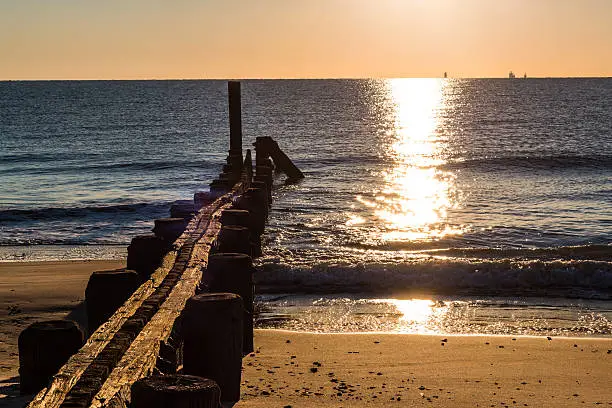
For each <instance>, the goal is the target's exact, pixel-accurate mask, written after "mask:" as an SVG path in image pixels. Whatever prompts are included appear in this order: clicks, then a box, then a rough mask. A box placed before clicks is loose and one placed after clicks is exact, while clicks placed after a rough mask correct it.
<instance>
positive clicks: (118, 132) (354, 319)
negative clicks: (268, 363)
mask: <svg viewBox="0 0 612 408" xmlns="http://www.w3.org/2000/svg"><path fill="white" fill-rule="evenodd" d="M226 88H227V87H226V82H225V81H209V80H193V81H191V80H189V81H43V82H0V261H28V260H67V259H121V258H123V257H125V256H126V247H127V245H128V244H129V242H130V240H131V238H132V237H133V236H135V235H138V234H142V233H147V232H149V231H150V229H151V228H152V227H153V220H154V219H155V218H160V217H164V216H167V214H168V210H169V207H170V205H171V204H172V203H173V202H174V201H175V200H181V199H189V198H191V197H193V193H194V192H196V191H202V190H207V188H208V183H209V182H210V181H211V180H212V179H213V178H214V176H215V175H216V174H217V173H219V171H220V170H221V165H222V164H223V162H224V159H225V156H226V154H227V149H228V148H229V146H228V145H229V136H228V135H229V127H228V120H227V117H228V112H227V91H226ZM242 113H243V135H244V142H243V145H244V146H245V148H248V147H251V143H252V142H254V140H255V137H256V136H271V137H273V138H274V139H275V140H276V141H277V142H278V143H279V145H280V147H281V148H282V149H283V150H284V151H285V152H286V153H287V155H288V156H289V157H290V158H291V159H292V160H293V161H294V162H295V164H296V165H297V166H298V167H299V168H300V169H301V170H302V171H303V172H304V174H305V176H306V178H305V179H304V180H303V181H302V182H300V183H298V184H286V183H284V177H283V176H282V175H278V176H277V178H276V180H275V187H274V191H273V197H274V203H273V208H272V211H271V214H270V219H269V221H268V227H267V230H266V233H265V235H264V237H263V239H264V256H263V257H262V258H260V259H258V260H257V261H256V265H257V268H258V272H257V276H256V280H257V285H258V286H257V290H258V294H259V296H258V303H257V304H258V311H259V314H258V321H257V324H258V326H259V327H276V328H284V329H289V330H306V331H321V332H376V331H391V332H401V333H444V334H485V333H486V334H516V335H567V336H606V337H610V336H612V307H611V306H610V301H611V300H612V79H609V78H608V79H605V78H601V79H598V78H589V79H586V78H585V79H578V78H576V79H516V80H508V79H448V80H445V79H363V80H248V81H243V82H242ZM0 278H1V277H0Z"/></svg>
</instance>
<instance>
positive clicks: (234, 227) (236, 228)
mask: <svg viewBox="0 0 612 408" xmlns="http://www.w3.org/2000/svg"><path fill="white" fill-rule="evenodd" d="M248 230H249V229H248V228H247V227H244V226H242V225H222V226H221V234H223V231H227V232H230V231H231V232H242V231H248Z"/></svg>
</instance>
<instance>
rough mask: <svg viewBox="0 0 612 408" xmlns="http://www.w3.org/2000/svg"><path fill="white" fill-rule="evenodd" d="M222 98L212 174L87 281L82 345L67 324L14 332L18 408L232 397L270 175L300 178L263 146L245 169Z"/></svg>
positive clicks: (248, 324) (236, 86)
mask: <svg viewBox="0 0 612 408" xmlns="http://www.w3.org/2000/svg"><path fill="white" fill-rule="evenodd" d="M228 95H229V112H230V149H229V155H228V158H227V163H226V164H225V165H224V166H223V171H222V172H221V173H220V174H219V176H218V177H217V178H216V179H215V180H213V181H212V182H211V184H210V190H209V191H205V192H196V193H195V194H194V200H193V201H181V202H177V203H176V204H175V205H173V206H172V208H171V210H170V212H171V218H165V219H160V220H156V221H155V228H154V229H153V232H154V234H151V235H145V236H138V237H134V239H133V240H132V243H131V244H130V246H129V247H128V259H127V268H126V269H125V270H118V271H100V272H95V273H94V274H93V275H92V276H91V278H90V281H89V284H88V287H87V291H86V305H87V312H88V326H89V328H88V329H89V330H88V331H89V332H90V335H89V337H88V338H87V339H86V341H85V335H84V332H83V330H81V329H80V328H78V327H76V326H75V324H74V323H73V322H68V321H51V322H39V323H35V324H33V325H31V326H30V327H28V328H27V329H26V330H24V331H23V332H22V333H21V335H20V338H19V354H20V355H19V359H20V381H21V392H22V393H24V394H28V393H37V394H36V396H35V397H34V398H33V400H32V401H31V403H30V404H29V405H28V406H29V407H32V408H34V407H46V408H52V407H62V408H68V407H71V408H74V407H128V406H130V407H145V406H146V407H153V408H154V407H166V406H173V407H183V406H184V407H187V406H189V407H195V406H197V407H218V406H219V401H220V400H221V401H226V402H229V403H231V402H235V401H237V400H238V399H239V398H240V372H241V359H242V356H243V355H245V354H248V353H249V352H251V351H252V350H253V315H252V313H253V292H254V290H253V273H254V268H253V266H252V257H256V256H258V255H260V254H261V234H262V233H263V228H264V225H265V221H266V217H267V215H268V211H269V207H270V205H271V188H272V177H273V176H272V174H273V173H272V172H273V167H272V166H273V165H274V166H276V168H277V169H280V170H282V171H284V172H285V173H286V174H287V175H288V178H289V179H290V180H296V179H299V178H302V177H303V175H302V173H301V172H300V171H299V169H297V167H295V165H294V164H293V163H292V162H291V160H290V159H289V158H288V157H287V156H286V155H285V154H284V153H283V152H282V151H281V150H280V148H279V147H278V144H277V143H276V142H274V141H273V140H272V139H271V138H269V137H265V138H257V141H256V142H255V147H256V158H255V166H253V161H252V157H251V152H250V150H246V154H245V155H244V156H243V151H242V128H241V106H240V103H241V102H240V83H239V82H233V81H230V82H228ZM270 158H272V160H273V161H272V160H271V159H270ZM253 168H254V169H255V170H253ZM58 368H59V371H58Z"/></svg>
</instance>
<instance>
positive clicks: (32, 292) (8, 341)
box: [0, 261, 612, 408]
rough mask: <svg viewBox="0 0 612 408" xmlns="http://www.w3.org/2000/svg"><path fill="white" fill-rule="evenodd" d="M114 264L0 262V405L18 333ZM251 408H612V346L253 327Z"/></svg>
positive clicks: (10, 384) (245, 400)
mask: <svg viewBox="0 0 612 408" xmlns="http://www.w3.org/2000/svg"><path fill="white" fill-rule="evenodd" d="M121 266H123V262H119V261H83V262H81V261H74V262H36V263H1V264H0V302H1V305H0V306H1V309H0V319H1V320H0V322H1V323H0V350H1V352H0V368H1V371H0V379H2V381H0V406H11V407H20V406H23V404H24V402H25V401H26V399H25V398H22V397H19V396H18V385H17V384H18V378H17V370H18V354H17V337H18V335H19V332H20V331H21V330H23V328H25V327H26V326H27V325H29V324H30V323H32V322H34V321H36V320H45V319H53V318H66V317H68V318H74V319H77V320H78V319H79V318H82V317H79V315H80V314H81V313H82V311H81V310H80V306H81V305H82V300H83V297H84V290H85V286H86V284H87V280H88V277H89V275H90V274H91V272H93V271H95V270H103V269H113V268H118V267H121ZM255 343H256V352H255V353H252V354H250V355H249V356H247V357H245V359H244V360H243V370H244V371H243V386H242V399H241V401H240V402H239V403H238V404H236V405H235V406H236V407H237V408H249V407H319V406H330V407H361V406H363V407H390V406H438V407H474V406H480V407H497V406H530V407H550V406H562V407H573V406H576V407H578V406H593V405H596V406H599V405H602V406H612V389H611V388H610V386H609V385H610V377H609V373H610V372H611V369H612V339H609V338H607V339H595V338H559V337H554V338H550V339H548V338H546V337H508V336H443V335H403V334H311V333H295V332H287V331H279V330H257V331H256V333H255Z"/></svg>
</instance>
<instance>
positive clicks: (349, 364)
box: [236, 330, 612, 408]
mask: <svg viewBox="0 0 612 408" xmlns="http://www.w3.org/2000/svg"><path fill="white" fill-rule="evenodd" d="M255 342H256V349H257V351H256V352H255V353H252V354H251V355H249V356H248V357H246V358H245V359H244V360H243V367H244V375H243V387H242V391H243V395H242V401H241V402H240V403H238V404H237V405H236V407H240V408H251V407H319V406H329V407H392V406H437V407H500V406H506V407H507V406H516V407H518V406H530V407H551V406H558V407H578V406H594V405H596V406H599V405H602V406H612V389H611V388H610V372H611V371H610V370H611V369H612V354H611V353H612V352H611V350H610V349H612V339H586V338H558V337H555V338H551V339H550V340H549V339H548V338H546V337H507V336H435V335H433V336H430V335H402V334H308V333H294V332H284V331H274V330H258V331H257V332H256V335H255Z"/></svg>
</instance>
